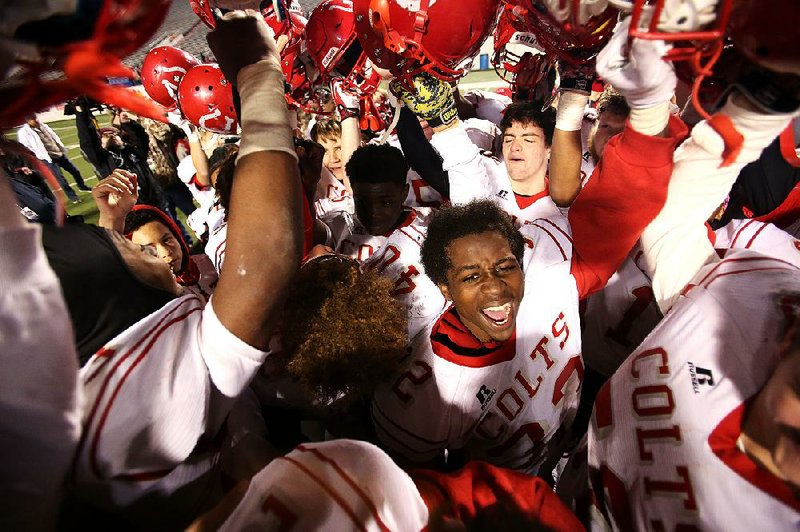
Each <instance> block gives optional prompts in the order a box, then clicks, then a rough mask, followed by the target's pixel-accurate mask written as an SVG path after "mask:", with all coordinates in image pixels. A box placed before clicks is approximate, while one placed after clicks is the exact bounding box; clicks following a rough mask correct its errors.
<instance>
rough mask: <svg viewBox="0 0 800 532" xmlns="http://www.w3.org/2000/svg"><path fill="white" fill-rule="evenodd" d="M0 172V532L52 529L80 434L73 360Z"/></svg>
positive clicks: (34, 232)
mask: <svg viewBox="0 0 800 532" xmlns="http://www.w3.org/2000/svg"><path fill="white" fill-rule="evenodd" d="M15 202H16V197H15V196H14V193H13V191H12V190H11V187H10V186H9V183H8V180H7V177H6V175H5V172H3V171H2V170H0V338H2V339H3V348H2V352H1V353H0V434H2V436H0V453H2V456H3V460H2V461H0V478H1V479H2V488H0V492H2V497H0V528H2V529H4V530H48V529H53V528H55V527H56V520H57V517H58V510H59V505H60V502H61V495H62V493H63V487H64V477H65V474H66V472H67V468H68V466H69V464H70V462H71V460H72V455H73V453H74V451H75V445H76V443H77V440H78V434H79V432H80V427H79V417H78V357H77V354H76V353H75V344H74V340H73V335H72V325H71V323H70V319H69V314H68V313H67V308H66V305H65V304H64V299H63V296H62V295H61V285H60V284H59V282H58V279H57V278H56V275H55V273H53V270H52V269H51V268H50V265H49V264H48V262H47V257H46V256H45V254H44V249H43V248H42V244H41V227H40V226H39V225H38V224H29V223H27V222H26V221H25V219H24V218H23V217H22V216H21V215H20V213H19V209H17V206H16V204H15Z"/></svg>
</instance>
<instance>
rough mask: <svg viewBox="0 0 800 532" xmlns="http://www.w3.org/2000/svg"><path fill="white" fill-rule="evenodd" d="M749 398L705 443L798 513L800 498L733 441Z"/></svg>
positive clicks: (725, 462) (740, 427)
mask: <svg viewBox="0 0 800 532" xmlns="http://www.w3.org/2000/svg"><path fill="white" fill-rule="evenodd" d="M752 400H753V398H751V399H749V400H747V401H746V402H744V403H742V404H741V405H739V406H738V407H736V408H734V409H733V410H732V411H731V412H730V413H729V414H728V415H727V416H725V417H724V418H723V419H722V421H720V422H719V425H717V426H716V427H715V428H714V430H713V431H711V434H709V436H708V445H709V447H711V451H712V452H713V453H714V454H715V455H717V458H719V459H720V460H721V461H722V463H724V464H725V465H726V466H728V467H729V468H731V469H732V470H733V471H734V472H735V473H736V474H737V475H739V476H740V477H742V478H743V479H745V480H746V481H747V482H749V483H750V484H752V485H753V486H755V487H756V488H758V489H759V490H761V491H763V492H764V493H766V494H767V495H769V496H770V497H773V498H775V499H778V500H779V501H780V502H782V503H783V504H785V505H786V506H788V507H789V508H793V509H794V510H795V511H798V512H800V498H797V497H796V496H795V495H794V493H793V492H792V490H791V488H789V485H788V484H787V483H786V482H785V481H783V480H781V479H779V478H778V477H776V476H775V475H773V474H772V473H770V472H769V471H767V470H766V469H765V468H763V467H761V466H759V465H757V464H756V463H755V462H753V461H752V460H751V459H750V457H749V456H747V455H746V454H745V453H743V452H742V451H740V450H739V448H738V447H737V446H736V441H737V440H738V439H739V435H741V433H742V424H743V422H744V412H745V410H746V409H747V406H749V405H750V403H751V401H752Z"/></svg>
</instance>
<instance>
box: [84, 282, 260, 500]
mask: <svg viewBox="0 0 800 532" xmlns="http://www.w3.org/2000/svg"><path fill="white" fill-rule="evenodd" d="M213 301H214V300H213V298H212V299H211V301H210V302H209V303H208V304H207V305H205V304H204V302H203V301H202V300H201V299H200V298H198V297H196V296H185V297H182V298H179V299H176V300H173V301H171V302H169V303H168V304H167V305H165V306H164V307H163V308H162V309H161V310H159V311H157V312H155V313H153V314H151V315H150V316H148V317H146V318H144V319H143V320H141V321H139V322H138V323H136V324H135V325H133V326H132V327H130V328H129V329H128V330H126V331H124V332H123V333H122V334H120V335H119V336H117V337H116V338H115V339H113V340H111V341H110V342H109V343H108V344H106V346H105V347H104V348H103V349H101V350H100V351H98V353H97V354H96V355H95V356H94V357H92V359H91V360H90V361H89V362H88V363H87V364H86V366H84V368H83V369H82V370H81V381H82V384H83V386H84V390H85V394H86V400H85V408H84V412H83V426H84V438H83V440H82V441H81V445H80V446H79V448H78V452H77V458H76V465H75V473H74V475H75V482H76V490H78V491H80V490H81V489H83V490H84V493H98V490H97V488H98V487H101V488H102V487H103V486H107V487H106V488H103V490H104V492H105V496H106V497H110V500H108V501H105V504H110V505H111V506H112V507H117V508H118V507H125V506H128V505H129V504H131V503H132V502H134V501H136V500H137V499H138V498H140V497H141V496H143V494H144V493H145V492H146V491H147V490H149V489H151V488H152V486H153V485H154V484H157V483H158V482H159V480H160V479H161V478H162V477H163V476H164V474H165V473H164V472H168V471H171V470H173V469H175V468H177V467H178V466H179V465H181V464H182V463H183V462H184V461H185V460H186V459H187V458H188V457H189V456H190V455H191V454H192V453H193V451H194V450H195V448H196V447H197V444H198V441H200V438H201V437H203V436H205V437H208V438H213V437H214V436H215V435H216V434H217V433H218V431H219V429H220V427H221V426H222V423H223V421H224V420H225V417H226V416H227V415H228V413H229V412H230V409H231V408H232V406H233V404H234V402H235V401H236V399H237V397H238V396H239V395H240V394H241V393H242V391H243V390H244V388H245V387H246V386H247V385H248V384H249V382H250V380H251V379H252V378H253V376H254V375H255V373H256V372H257V371H258V368H259V367H260V366H261V364H262V363H263V362H264V360H265V359H266V356H267V353H266V352H263V351H260V350H258V349H256V348H254V347H251V346H249V345H248V344H246V343H245V342H243V341H242V340H240V339H239V338H237V337H236V336H234V335H233V333H231V332H230V331H228V330H227V329H226V328H225V326H224V325H222V323H221V322H220V321H219V319H218V318H217V315H216V314H215V313H214V308H213ZM178 487H179V486H178ZM162 495H166V493H162ZM97 502H98V503H101V501H100V500H97Z"/></svg>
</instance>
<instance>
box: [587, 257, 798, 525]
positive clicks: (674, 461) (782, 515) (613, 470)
mask: <svg viewBox="0 0 800 532" xmlns="http://www.w3.org/2000/svg"><path fill="white" fill-rule="evenodd" d="M799 274H800V271H798V269H797V268H796V267H795V266H792V265H790V264H787V263H786V262H784V261H782V260H779V259H775V258H770V257H766V256H764V255H762V254H759V253H755V252H752V251H750V250H739V249H737V250H732V251H730V252H728V253H727V254H726V256H725V258H724V259H722V260H721V261H715V262H713V263H711V264H709V265H707V266H705V267H703V268H702V269H701V270H700V271H699V272H698V274H697V275H696V276H695V277H694V278H693V279H692V281H691V283H690V284H688V285H687V287H686V288H685V289H684V291H683V294H682V295H681V296H680V298H679V299H678V301H677V303H676V304H675V305H674V306H673V307H672V308H671V310H670V311H669V312H668V313H667V315H666V316H665V318H664V319H663V320H662V321H661V323H660V324H659V325H658V326H657V327H656V328H655V330H653V332H652V333H651V334H650V336H648V337H647V339H646V340H645V341H644V343H643V344H642V345H641V346H639V348H638V349H636V350H635V351H634V352H633V354H632V355H631V356H630V357H629V358H628V359H627V360H626V361H625V362H624V363H623V364H622V365H621V366H620V368H619V369H618V370H617V372H616V373H615V374H614V376H613V377H612V378H611V379H610V380H609V381H608V382H607V383H606V384H605V385H604V386H603V388H602V389H601V390H600V392H599V394H598V396H597V400H596V403H595V410H594V414H593V419H592V423H591V426H590V433H589V465H590V470H591V486H592V490H593V492H594V496H595V498H596V499H597V504H598V506H597V508H596V511H595V512H594V515H593V516H592V519H593V521H594V522H593V525H594V526H593V528H595V529H597V530H607V529H609V528H611V529H613V530H678V529H682V530H791V529H795V528H796V527H797V525H798V523H800V501H798V499H797V498H796V496H795V495H794V494H792V492H791V490H790V489H789V488H788V487H787V485H786V484H785V483H784V482H782V481H781V480H779V479H778V478H775V477H774V476H772V475H771V474H770V473H768V472H767V471H766V470H765V469H763V468H761V467H759V466H757V465H756V464H755V463H753V462H752V461H751V460H750V459H749V458H748V456H747V455H746V454H744V453H742V452H741V451H740V450H739V449H738V448H737V444H736V442H737V439H738V437H739V435H740V434H741V429H742V420H743V413H744V409H745V405H746V404H747V401H748V400H749V399H751V398H753V397H754V396H755V395H756V394H757V393H758V391H759V390H760V389H761V387H762V386H763V385H764V384H765V383H766V381H767V380H768V378H769V377H770V375H771V373H772V371H773V369H774V368H775V365H776V363H777V360H778V356H779V352H778V346H779V344H780V342H781V340H782V338H783V329H784V327H785V325H786V323H785V316H786V315H785V310H786V308H785V305H786V304H787V303H789V299H791V300H792V303H796V300H797V295H798V294H800V275H799ZM787 298H788V299H787Z"/></svg>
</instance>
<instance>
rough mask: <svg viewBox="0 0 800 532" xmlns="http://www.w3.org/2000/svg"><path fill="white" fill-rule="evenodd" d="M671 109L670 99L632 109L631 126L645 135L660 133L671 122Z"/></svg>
mask: <svg viewBox="0 0 800 532" xmlns="http://www.w3.org/2000/svg"><path fill="white" fill-rule="evenodd" d="M669 109H670V102H669V101H665V102H664V103H661V104H658V105H655V106H653V107H646V108H644V109H631V114H630V120H631V127H632V128H633V129H634V130H636V131H638V132H639V133H642V134H643V135H651V136H652V135H658V134H659V133H661V132H662V131H664V130H665V129H666V127H667V124H668V123H669Z"/></svg>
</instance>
